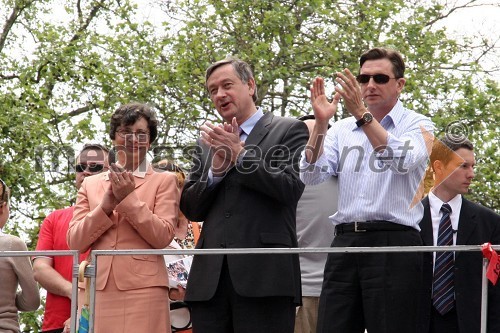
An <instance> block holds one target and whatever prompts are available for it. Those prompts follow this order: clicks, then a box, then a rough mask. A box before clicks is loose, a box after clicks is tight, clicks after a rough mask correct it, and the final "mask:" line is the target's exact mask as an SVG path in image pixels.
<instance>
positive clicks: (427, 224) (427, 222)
mask: <svg viewBox="0 0 500 333" xmlns="http://www.w3.org/2000/svg"><path fill="white" fill-rule="evenodd" d="M422 205H423V206H424V216H423V218H422V221H421V222H420V229H421V231H420V235H421V237H422V241H423V243H424V245H426V246H432V245H434V239H433V235H432V218H431V208H430V205H429V197H425V198H424V199H422Z"/></svg>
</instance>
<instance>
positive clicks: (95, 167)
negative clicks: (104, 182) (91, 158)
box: [75, 163, 104, 173]
mask: <svg viewBox="0 0 500 333" xmlns="http://www.w3.org/2000/svg"><path fill="white" fill-rule="evenodd" d="M102 169H104V164H97V163H91V164H86V163H80V164H77V165H75V170H76V172H84V171H87V170H88V171H89V172H92V173H94V172H100V171H102Z"/></svg>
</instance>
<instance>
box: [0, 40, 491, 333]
mask: <svg viewBox="0 0 500 333" xmlns="http://www.w3.org/2000/svg"><path fill="white" fill-rule="evenodd" d="M404 73H405V63H404V61H403V57H402V55H401V54H400V53H398V52H397V51H395V50H391V49H387V48H373V49H370V50H368V51H366V52H365V53H363V54H362V55H361V57H360V60H359V74H358V75H354V74H353V72H352V71H350V70H349V69H344V70H343V71H341V72H338V73H336V77H335V82H336V86H335V91H334V94H333V96H332V97H331V98H330V97H329V96H327V95H326V93H325V83H324V79H323V78H320V77H318V78H316V79H314V81H313V82H312V85H311V90H310V99H311V106H312V110H313V113H312V114H310V115H307V116H305V117H301V118H300V119H292V118H289V117H279V116H276V115H274V114H273V113H272V112H265V111H266V110H264V109H263V108H261V107H258V106H257V104H256V102H257V100H258V95H257V85H256V82H255V78H254V75H253V72H252V70H251V66H250V64H248V63H246V62H244V61H242V60H239V59H236V58H227V59H223V60H220V61H217V62H215V63H213V64H212V65H211V66H210V67H209V68H208V69H207V71H206V76H205V79H206V80H205V82H206V86H205V88H206V90H207V91H208V94H209V97H210V99H211V101H212V102H213V105H214V107H215V108H216V110H217V112H218V113H219V115H220V117H221V118H222V120H223V121H222V122H221V123H220V124H214V123H210V122H206V123H204V124H203V125H202V126H201V127H200V138H199V140H198V142H197V144H198V149H196V150H195V155H194V156H193V161H192V169H191V170H190V171H189V172H188V176H187V178H185V175H184V173H183V171H182V170H181V169H180V168H179V167H178V166H176V165H175V164H172V163H171V162H170V161H160V162H159V163H156V164H155V165H152V164H151V163H150V162H149V161H148V159H147V158H146V156H147V152H148V150H149V148H150V147H151V144H152V143H153V142H154V141H155V140H156V138H157V136H158V120H157V118H156V114H155V112H154V111H153V109H152V108H151V107H150V106H148V105H147V104H143V103H136V102H132V103H128V104H124V105H121V106H120V107H119V108H118V109H117V110H116V111H115V112H114V113H113V115H112V117H111V120H110V123H109V138H110V140H111V142H112V144H113V147H112V148H111V149H108V148H107V147H104V146H102V145H99V144H86V145H84V146H83V149H82V151H81V152H80V154H79V155H78V156H77V159H76V166H75V172H76V184H75V185H76V187H77V189H78V195H77V199H76V203H75V205H74V206H71V207H68V208H65V209H61V210H57V211H54V212H52V213H51V214H49V215H48V216H47V217H46V218H45V220H44V221H43V223H42V225H41V228H40V235H39V238H38V243H37V247H36V250H68V249H73V250H79V251H80V253H81V257H80V260H84V259H85V258H88V254H89V251H91V250H115V249H116V250H122V249H127V250H131V249H164V248H174V249H176V248H192V247H194V243H196V248H198V249H220V248H223V249H224V248H226V249H231V248H295V247H306V248H307V247H328V246H332V247H375V248H376V247H386V246H419V245H431V246H432V245H434V246H435V245H438V246H449V245H456V244H470V245H481V244H483V243H486V242H490V243H492V244H500V215H498V214H496V213H495V212H493V211H492V210H490V209H488V208H485V207H483V206H481V205H479V204H475V203H473V202H471V201H469V200H467V199H465V198H464V197H463V195H464V194H466V193H467V192H468V189H469V186H470V184H471V181H472V179H473V178H474V166H475V163H476V162H475V155H474V147H473V144H472V142H470V141H469V140H468V139H467V138H466V137H465V136H456V135H449V134H446V135H444V136H442V137H440V138H434V133H435V132H437V131H438V129H436V128H435V126H434V124H433V122H432V121H431V119H429V118H428V117H425V116H423V115H421V114H418V113H416V112H414V111H412V110H409V109H408V108H406V107H405V106H404V105H403V103H402V102H401V100H400V98H399V97H400V94H401V93H402V91H403V89H404V87H405V83H406V79H405V77H404ZM340 101H342V102H343V107H344V110H345V111H347V112H348V113H349V114H350V116H349V117H347V118H344V119H341V120H339V121H336V122H333V123H332V118H334V116H335V115H336V113H337V109H338V104H339V102H340ZM429 160H430V167H431V169H432V171H433V174H434V186H433V187H432V189H431V190H430V192H429V193H428V194H427V195H425V197H424V195H423V194H422V188H421V186H422V180H423V178H424V174H425V172H426V168H427V164H428V162H429ZM0 186H1V189H0V190H1V194H2V195H1V197H0V227H3V225H5V223H6V221H7V219H8V215H9V195H10V192H9V189H8V187H7V185H6V184H5V183H4V182H3V181H1V182H0ZM196 222H202V223H203V227H202V229H201V233H200V232H199V226H198V224H196ZM187 243H189V244H187ZM0 250H6V251H13V250H26V245H25V244H24V243H23V242H22V241H21V240H20V239H19V238H17V237H14V236H10V235H5V234H3V233H1V232H0ZM170 259H171V258H170ZM170 259H169V260H170ZM169 260H167V258H164V257H163V256H161V255H139V254H138V255H130V256H101V257H100V258H99V264H98V265H97V274H96V298H95V309H94V310H93V311H95V312H94V318H95V321H94V332H96V333H124V332H134V333H135V332H139V333H141V332H144V333H146V332H158V333H165V332H171V331H172V323H171V318H170V304H171V302H175V301H182V303H183V304H187V306H188V307H189V310H190V318H189V319H188V323H189V322H191V323H192V327H189V328H188V329H189V330H192V332H195V333H232V332H234V333H247V332H248V333H256V332H257V333H260V332H273V333H292V332H293V333H330V332H331V333H363V332H365V330H366V331H367V332H369V333H400V332H405V333H406V332H414V333H458V332H459V333H475V332H479V331H480V317H481V307H480V300H481V264H482V256H481V254H480V252H477V251H476V252H462V253H459V252H457V253H454V252H452V251H448V252H436V253H432V252H427V253H422V252H404V253H402V252H399V253H396V252H377V253H354V254H353V253H344V252H331V253H328V254H321V253H302V254H300V255H299V254H291V253H288V254H215V255H195V256H194V258H193V260H192V263H191V267H190V272H189V277H188V279H187V286H186V288H184V284H182V285H181V284H179V285H172V284H171V283H169V278H168V274H167V265H166V262H168V261H169ZM32 265H33V267H31V262H30V260H29V259H28V258H26V257H13V258H4V257H0V280H1V281H2V282H3V283H2V288H0V295H1V297H0V331H1V332H19V331H20V329H19V323H18V319H17V316H18V311H33V310H35V309H37V308H38V307H39V304H40V296H39V290H38V287H37V284H36V282H38V283H39V284H40V286H41V287H43V288H44V289H46V290H47V297H46V303H45V311H44V318H43V324H42V331H43V332H44V333H61V332H64V333H66V332H69V331H70V321H71V311H70V305H71V290H72V285H71V278H72V274H73V272H72V258H71V257H48V256H36V257H34V258H32ZM183 274H185V272H183ZM184 277H185V276H183V278H184ZM18 286H19V287H20V291H18ZM79 287H80V289H79V290H80V294H79V297H78V300H79V306H80V308H81V306H82V304H83V303H82V301H83V299H84V297H83V295H84V293H85V292H87V293H88V292H89V291H88V290H85V284H82V285H80V286H79ZM488 302H489V303H488V313H487V319H488V320H487V329H488V332H497V333H498V332H500V316H498V313H500V287H498V286H493V285H490V286H489V288H488ZM172 304H173V303H172ZM189 326H190V325H189ZM174 327H175V325H174Z"/></svg>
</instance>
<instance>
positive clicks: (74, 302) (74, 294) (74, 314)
mask: <svg viewBox="0 0 500 333" xmlns="http://www.w3.org/2000/svg"><path fill="white" fill-rule="evenodd" d="M79 260H80V254H79V252H76V253H74V254H73V274H72V275H71V312H70V313H71V326H70V332H71V333H76V320H77V318H78V268H79V265H78V264H79V263H78V261H79Z"/></svg>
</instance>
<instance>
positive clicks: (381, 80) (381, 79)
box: [356, 74, 397, 84]
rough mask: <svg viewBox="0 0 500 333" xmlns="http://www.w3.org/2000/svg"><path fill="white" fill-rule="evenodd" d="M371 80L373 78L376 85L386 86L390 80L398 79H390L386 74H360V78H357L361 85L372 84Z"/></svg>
mask: <svg viewBox="0 0 500 333" xmlns="http://www.w3.org/2000/svg"><path fill="white" fill-rule="evenodd" d="M371 78H373V81H375V83H377V84H386V83H387V82H389V80H390V79H397V78H396V77H390V76H389V75H386V74H375V75H368V74H359V75H358V76H356V81H358V82H359V83H368V82H370V79H371Z"/></svg>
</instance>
